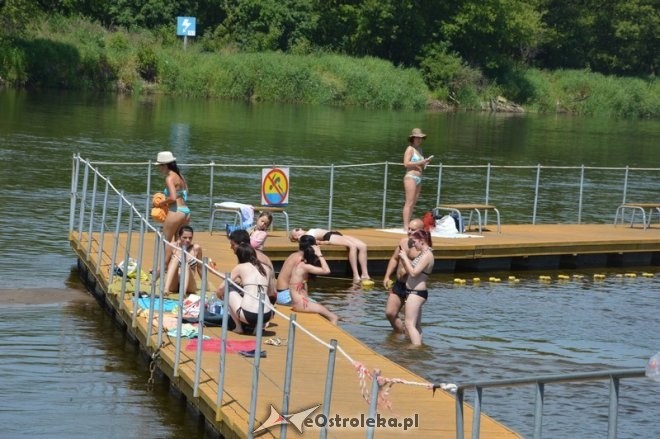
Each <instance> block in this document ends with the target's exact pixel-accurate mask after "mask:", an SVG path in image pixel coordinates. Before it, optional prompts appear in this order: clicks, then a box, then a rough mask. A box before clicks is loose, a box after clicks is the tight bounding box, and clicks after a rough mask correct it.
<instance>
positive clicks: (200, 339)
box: [193, 256, 209, 398]
mask: <svg viewBox="0 0 660 439" xmlns="http://www.w3.org/2000/svg"><path fill="white" fill-rule="evenodd" d="M202 261H203V262H202V288H201V291H200V293H201V297H200V299H199V317H198V324H197V331H198V333H197V352H196V355H195V384H194V386H193V396H194V397H195V398H197V397H198V396H199V377H200V374H201V369H202V343H204V315H205V309H206V281H207V273H208V263H209V258H208V257H206V256H204V258H203V259H202Z"/></svg>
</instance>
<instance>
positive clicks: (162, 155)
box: [156, 151, 176, 165]
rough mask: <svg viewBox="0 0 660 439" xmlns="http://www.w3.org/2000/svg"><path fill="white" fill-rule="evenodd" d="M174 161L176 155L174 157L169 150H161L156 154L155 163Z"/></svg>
mask: <svg viewBox="0 0 660 439" xmlns="http://www.w3.org/2000/svg"><path fill="white" fill-rule="evenodd" d="M175 161H176V157H174V156H173V155H172V153H171V152H169V151H161V152H159V153H158V156H157V157H156V164H157V165H166V164H168V163H172V162H175Z"/></svg>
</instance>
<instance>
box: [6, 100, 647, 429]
mask: <svg viewBox="0 0 660 439" xmlns="http://www.w3.org/2000/svg"><path fill="white" fill-rule="evenodd" d="M413 126H420V127H422V128H423V129H424V131H425V132H427V134H429V140H428V142H427V145H426V148H427V150H429V151H431V152H432V153H433V154H435V156H436V157H438V158H439V159H440V160H441V161H442V162H443V163H446V164H472V165H483V164H486V163H493V164H519V165H535V164H536V163H543V164H545V165H571V166H579V165H581V164H584V165H587V166H617V167H620V166H625V165H629V166H631V167H654V166H657V165H658V163H660V148H658V145H660V123H659V122H654V121H653V122H649V121H644V122H637V121H633V122H630V121H612V120H594V119H575V118H567V117H554V116H551V117H540V116H533V115H528V116H514V117H511V116H506V117H505V116H492V115H485V114H462V113H459V114H429V113H398V112H379V111H364V110H360V109H346V110H345V109H334V108H319V107H307V106H282V105H270V104H260V105H257V106H251V105H245V104H242V103H222V102H209V101H186V100H180V99H179V100H175V99H169V98H152V97H147V98H140V99H132V98H125V97H116V96H97V95H79V94H67V93H41V94H34V93H24V92H18V93H17V92H10V91H0V145H2V148H1V149H0V154H1V156H0V158H1V159H2V160H0V163H2V165H1V166H2V168H0V170H1V171H2V172H0V182H1V184H2V186H1V187H2V188H3V195H4V197H5V200H6V201H5V204H4V205H5V206H6V210H5V215H3V216H1V217H0V240H1V242H2V247H1V248H0V256H1V258H2V261H3V264H2V265H1V266H0V279H2V284H3V285H2V288H4V289H3V290H0V300H1V298H2V297H9V296H11V295H15V293H16V291H15V290H16V289H22V290H21V293H22V294H24V295H27V296H29V295H31V294H33V295H34V294H37V293H38V292H40V291H42V290H43V289H56V290H62V291H69V290H71V289H73V290H78V291H80V294H81V300H75V301H72V302H66V303H58V304H42V305H22V306H21V305H11V306H3V307H0V318H1V320H0V322H1V323H0V324H1V325H2V331H1V332H0V334H2V335H1V336H0V376H1V377H2V378H0V394H2V398H1V401H2V402H0V407H1V409H0V422H2V424H3V426H5V427H3V429H2V432H0V437H19V436H22V437H63V438H64V437H77V436H82V435H85V436H88V434H89V433H88V432H89V431H96V432H98V433H96V435H97V436H99V437H172V438H184V437H203V435H204V431H203V428H202V427H201V426H200V424H199V422H198V419H196V418H195V417H194V416H193V415H192V414H190V413H187V412H186V410H185V406H184V405H182V404H181V402H180V401H179V400H178V399H177V398H176V397H174V396H173V395H171V394H170V393H169V392H168V389H167V388H166V386H165V385H164V384H162V383H160V384H159V385H157V386H155V388H154V389H150V388H149V387H148V386H147V384H146V382H147V379H148V377H149V374H148V370H147V361H146V360H145V359H143V358H142V357H141V355H140V354H139V353H138V352H137V350H136V348H135V346H133V345H132V343H131V342H130V341H128V340H126V339H125V337H124V336H123V335H122V333H121V332H120V331H118V330H117V329H116V327H115V325H114V322H113V321H112V319H111V318H110V317H108V316H107V315H106V314H105V312H104V311H102V310H101V309H100V308H99V307H98V306H97V305H96V304H95V303H94V302H93V301H91V300H85V297H86V296H85V293H84V292H83V288H82V287H81V286H80V284H79V283H78V282H77V281H76V279H75V273H73V274H72V267H73V266H74V265H75V258H74V256H73V252H72V251H71V250H70V248H69V244H68V241H67V230H68V221H69V216H68V212H69V187H70V175H71V156H72V154H75V153H80V154H81V155H82V156H83V157H85V158H90V159H92V160H95V161H102V160H109V161H138V162H144V161H146V160H149V159H153V157H154V156H155V153H156V152H157V151H158V150H162V149H171V150H172V151H174V153H175V155H177V156H178V157H181V158H182V159H180V160H182V161H183V158H185V162H188V163H202V162H208V161H209V160H215V161H216V162H224V163H240V164H250V163H285V164H286V163H296V164H308V165H314V164H317V165H328V164H330V163H335V164H354V163H366V162H381V161H385V160H389V161H396V160H399V159H400V155H401V153H402V148H403V144H404V142H405V136H406V134H407V133H408V132H409V131H410V129H411V127H413ZM104 169H106V168H104ZM107 169H108V171H109V172H112V173H113V175H117V177H116V178H115V177H113V182H114V183H115V184H117V185H118V186H120V187H122V185H121V184H120V182H126V186H128V187H126V188H125V189H126V190H127V191H129V192H130V191H133V192H134V193H135V194H136V196H140V195H141V192H140V191H141V190H142V189H140V188H133V181H134V180H135V178H136V177H140V178H141V179H142V180H144V178H143V174H144V173H143V168H127V169H116V168H111V167H108V168H107ZM205 172H206V171H202V170H196V169H189V170H188V171H186V175H187V177H188V178H189V180H190V181H191V186H192V189H193V190H192V192H193V194H201V195H196V198H193V201H192V202H191V205H192V207H193V223H194V224H193V225H194V226H196V227H200V228H205V227H206V221H207V213H206V212H208V210H207V207H206V206H208V201H209V200H208V198H205V194H207V193H208V177H207V176H206V175H205ZM314 172H317V171H312V170H310V171H309V173H308V174H306V175H303V176H298V175H293V176H292V187H295V188H296V191H297V192H296V196H297V197H298V198H297V199H294V200H295V203H294V202H293V201H292V206H291V209H292V218H293V221H294V222H302V223H306V222H312V221H314V222H318V221H319V220H318V218H319V217H321V218H324V217H325V215H326V212H317V211H315V210H314V209H309V207H308V208H305V206H309V205H310V203H311V200H313V199H315V198H318V197H323V196H324V195H323V192H324V191H325V190H326V189H327V188H326V187H325V186H322V187H321V186H319V185H317V186H315V185H314V183H313V181H316V178H315V174H314ZM319 172H320V171H319ZM323 172H325V171H323ZM393 172H399V171H398V170H397V171H393ZM230 174H231V176H232V179H233V180H234V182H233V183H231V184H235V185H237V186H236V187H238V186H240V185H244V183H245V181H248V180H246V179H247V177H246V176H245V175H244V174H245V173H244V172H241V171H240V170H234V171H232V172H230ZM346 175H348V178H347V177H346ZM346 175H345V176H344V177H343V180H342V181H343V182H344V183H343V184H344V185H347V186H348V187H349V188H350V189H351V190H352V192H350V191H349V192H348V196H344V197H342V198H344V200H343V201H340V203H341V202H343V203H345V207H342V206H341V205H340V207H341V210H340V212H339V213H338V214H337V218H336V221H335V224H336V227H350V226H352V225H359V226H375V225H377V223H378V221H379V220H380V216H379V215H378V214H376V215H372V213H371V212H369V209H370V208H371V207H369V206H368V205H369V204H377V203H369V202H368V200H369V196H370V192H369V188H372V187H373V188H378V187H379V185H382V181H381V180H380V179H379V178H378V177H376V178H372V177H368V176H366V177H362V176H359V175H350V174H346ZM559 175H561V173H559ZM321 176H323V175H321ZM303 177H304V178H303ZM297 178H299V179H300V180H299V182H297V181H296V179H297ZM370 178H371V179H370ZM397 178H398V176H397ZM461 178H462V180H461V185H462V186H461V187H460V188H458V189H456V192H457V193H463V194H465V193H468V194H470V193H474V194H479V193H480V191H481V189H474V188H482V187H483V176H482V175H475V176H473V180H474V181H471V180H469V177H465V176H463V177H461ZM570 178H571V179H573V178H574V176H573V175H571V176H570ZM657 178H658V177H657V176H654V177H648V178H647V177H645V178H641V179H638V180H634V181H633V182H632V183H631V190H634V191H639V193H641V194H646V193H655V192H656V191H657V187H658V186H657V183H658V181H657ZM241 179H243V180H241ZM362 179H363V180H362ZM431 179H432V177H431ZM252 180H254V178H250V179H249V181H250V184H252V183H251V182H252ZM318 180H319V181H327V175H326V176H325V180H323V179H322V178H319V179H318ZM502 180H512V182H510V184H511V185H512V186H511V187H512V189H511V190H514V189H515V186H516V185H515V183H516V181H515V178H510V177H508V178H503V179H502ZM608 181H609V179H608V177H602V178H600V180H599V177H598V176H595V177H594V181H593V182H592V184H593V186H594V190H595V191H596V190H601V191H602V192H604V193H603V194H602V196H604V197H606V196H608V195H609V192H615V191H613V190H610V189H609V188H608V186H607V184H608ZM158 182H159V183H160V180H158ZM140 184H143V181H142V182H141V183H140ZM231 184H228V186H227V189H226V193H225V194H223V195H226V194H227V193H229V194H231V193H232V190H234V187H233V186H231ZM502 184H504V183H502ZM617 184H618V183H617ZM294 185H295V186H294ZM223 187H224V186H223ZM355 187H360V188H366V189H367V190H361V191H355V190H354V188H355ZM602 187H606V188H608V189H606V190H602V189H599V188H602ZM122 188H123V187H122ZM544 188H545V189H547V191H549V192H550V191H552V192H553V193H555V192H556V194H555V195H552V196H553V197H554V198H551V200H552V203H551V204H557V205H561V203H562V202H563V199H564V198H566V194H565V191H566V188H563V187H562V185H560V184H556V183H554V185H551V184H548V185H547V186H544ZM257 190H258V188H255V193H256V191H257ZM339 190H341V189H339ZM471 191H472V192H471ZM570 191H571V192H572V191H573V189H570ZM399 192H400V191H399V190H398V187H397V188H394V189H392V197H393V200H392V201H391V207H390V208H389V209H390V210H389V211H388V222H389V223H391V224H392V225H393V224H395V223H396V221H398V215H399V206H400V202H401V194H400V193H399ZM481 192H482V191H481ZM527 193H528V194H529V188H528V189H527ZM450 194H451V193H450ZM434 197H435V194H434V193H433V189H432V188H431V187H427V188H425V190H424V192H423V200H425V202H426V203H427V204H429V203H432V202H433V200H434ZM612 197H613V200H620V196H619V194H614V195H612ZM373 198H374V197H373V195H371V199H373ZM377 198H378V197H377ZM308 200H309V201H310V203H307V202H306V201H308ZM496 201H497V203H498V205H499V204H501V203H505V204H506V200H496ZM195 203H197V204H196V205H195ZM510 203H511V205H510V206H508V210H509V211H513V212H514V214H515V206H514V205H513V204H515V203H513V202H510ZM612 205H616V201H613V203H612ZM310 210H311V211H310ZM610 210H611V209H610ZM608 212H609V210H608ZM196 213H197V215H195V214H196ZM558 213H559V214H561V213H562V211H561V210H560V211H558ZM525 215H527V213H526V211H524V210H523V211H521V212H520V213H519V214H518V217H519V218H523V219H524V218H525ZM601 216H602V215H594V219H596V220H597V219H602V218H600V217H601ZM365 217H366V218H367V219H363V218H365ZM374 218H376V220H374ZM609 220H610V217H608V218H606V219H605V221H609ZM195 221H197V222H196V223H195ZM374 222H375V223H374ZM363 223H364V224H363ZM321 224H323V223H321ZM656 270H657V267H638V268H635V269H626V271H636V272H637V273H640V272H641V271H651V272H654V273H655V271H656ZM603 272H604V271H603ZM617 273H618V274H620V273H621V271H619V272H615V271H608V272H606V274H607V277H606V279H605V280H604V281H602V282H594V281H593V276H592V275H593V272H587V271H585V272H581V273H573V272H567V274H584V275H585V277H584V278H583V279H581V280H572V281H570V282H566V283H558V282H556V281H555V282H552V283H551V284H545V283H543V284H542V283H539V282H538V280H537V279H538V275H539V274H548V273H531V272H528V273H515V274H516V275H518V276H519V277H520V278H521V282H520V283H517V284H509V283H507V282H503V283H500V284H489V283H487V282H483V283H482V284H481V285H479V286H471V285H468V286H460V287H459V286H454V284H453V283H452V279H451V278H449V277H448V276H443V275H434V276H433V282H432V287H431V289H430V291H431V294H430V300H429V302H428V303H427V305H426V306H425V310H424V337H425V343H426V345H425V346H424V347H423V348H421V349H409V348H408V345H407V343H406V342H405V341H404V340H402V339H401V338H400V337H398V336H395V335H392V334H391V332H390V331H389V330H388V325H387V323H386V321H385V320H384V318H383V309H384V304H385V300H386V293H385V292H384V291H383V290H381V289H378V288H376V289H374V290H372V291H370V292H355V291H348V290H347V288H348V284H347V283H346V282H345V281H342V280H333V279H329V280H318V281H317V282H316V284H315V285H314V288H315V289H316V290H318V292H317V293H315V294H316V297H317V298H318V299H319V300H321V301H323V302H324V303H326V304H328V305H329V306H330V307H332V308H333V309H336V310H337V312H338V313H339V314H340V315H341V316H342V318H343V319H344V323H343V326H344V327H345V328H346V329H347V330H349V331H350V332H351V333H353V334H355V335H356V336H358V337H359V338H360V339H362V340H364V341H365V342H366V343H368V344H369V345H370V346H371V347H373V348H374V349H376V350H377V351H378V352H380V353H382V354H384V355H387V356H388V357H390V358H392V359H394V360H395V361H398V362H400V363H402V364H405V365H406V366H407V367H409V368H410V369H411V370H413V371H414V372H416V373H418V374H419V375H421V376H423V377H425V378H426V379H428V380H431V381H434V382H440V381H443V382H468V381H474V380H480V379H499V378H511V377H516V376H524V375H530V374H535V373H558V372H583V371H587V370H598V369H602V368H612V367H624V368H636V367H643V366H644V364H645V362H646V360H647V359H648V358H649V357H650V356H651V355H653V354H654V353H655V352H657V351H658V350H660V337H659V336H658V334H659V333H660V313H658V312H657V303H658V299H659V297H660V280H659V279H660V276H656V277H655V278H650V279H649V278H643V277H637V278H635V279H621V278H617V277H616V274H617ZM479 275H480V276H481V277H482V278H487V277H488V276H490V275H495V276H497V275H499V276H500V277H502V278H503V279H506V278H507V277H508V275H509V273H487V274H484V273H480V274H479ZM452 277H453V276H452ZM466 277H467V278H471V277H472V275H471V274H467V275H466ZM370 366H377V365H370ZM403 391H405V388H404V387H403V386H397V387H396V388H395V389H394V391H393V395H394V398H393V401H394V403H395V404H396V393H397V392H403ZM606 395H607V386H606V384H593V383H592V384H583V385H560V386H557V385H552V386H548V387H546V411H545V412H544V434H545V436H544V437H552V438H564V437H565V438H572V437H585V438H591V437H593V438H600V437H604V436H606V429H607V421H606V419H605V416H606V415H607V396H606ZM658 395H660V384H658V383H655V382H652V381H648V380H624V381H622V384H621V397H620V402H621V406H620V417H619V433H620V434H619V436H620V437H623V438H637V437H660V426H659V425H658V423H657V422H656V421H655V420H656V419H658V418H660V408H659V407H660V406H658V404H657V398H658ZM484 410H485V411H486V412H487V413H489V414H491V415H492V416H494V417H496V418H497V419H499V420H501V421H503V422H505V423H506V424H507V425H509V426H511V427H512V428H514V429H516V430H517V431H519V432H521V433H522V434H524V435H525V436H531V433H532V429H533V424H532V414H533V391H532V389H531V388H530V389H525V388H522V389H518V390H515V391H514V390H508V389H504V390H493V391H489V390H487V391H485V392H484ZM574 413H579V416H575V415H574Z"/></svg>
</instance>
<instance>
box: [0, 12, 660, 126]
mask: <svg viewBox="0 0 660 439" xmlns="http://www.w3.org/2000/svg"><path fill="white" fill-rule="evenodd" d="M46 3H48V5H47V6H46ZM178 15H184V16H195V17H197V36H196V37H195V38H190V39H189V44H188V49H187V50H186V51H183V50H182V45H181V41H180V39H178V38H177V37H176V35H175V32H174V22H175V18H174V17H176V16H178ZM659 31H660V12H659V11H658V7H657V3H655V2H654V0H607V1H605V2H603V1H602V0H598V1H595V0H585V1H581V2H573V1H569V0H457V1H454V2H441V1H434V0H431V1H426V2H419V1H418V0H377V1H376V0H358V1H355V0H224V1H222V2H218V1H208V0H206V1H204V0H203V1H196V2H193V1H191V0H131V1H128V0H117V1H115V2H89V1H87V0H56V1H54V2H41V1H39V0H0V84H3V83H4V84H6V85H10V86H17V87H59V88H72V89H83V88H84V89H98V90H118V91H120V92H125V93H171V94H178V95H186V96H200V97H217V98H231V99H251V100H256V101H258V100H269V101H270V100H273V101H285V102H308V103H319V104H330V105H360V106H366V107H374V108H376V107H378V108H392V109H421V108H424V107H425V106H427V105H428V104H429V103H432V102H433V101H440V102H444V103H446V104H448V105H450V106H453V107H455V108H459V109H479V108H482V107H483V106H484V104H483V103H485V102H491V103H492V102H500V101H502V100H501V99H498V97H499V96H503V97H505V98H506V99H507V100H509V101H513V102H516V103H518V104H521V105H523V106H524V107H525V109H527V110H531V111H539V112H569V113H574V114H584V115H609V116H612V117H625V118H657V117H660V93H659V90H658V88H659V86H658V84H657V81H656V80H655V73H656V72H657V68H658V56H657V47H658V45H659V43H660V41H658V40H659V39H660V37H659V35H660V32H659Z"/></svg>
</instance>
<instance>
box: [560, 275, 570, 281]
mask: <svg viewBox="0 0 660 439" xmlns="http://www.w3.org/2000/svg"><path fill="white" fill-rule="evenodd" d="M570 278H571V277H570V276H569V275H567V274H560V275H558V276H557V279H559V280H569V279H570Z"/></svg>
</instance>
